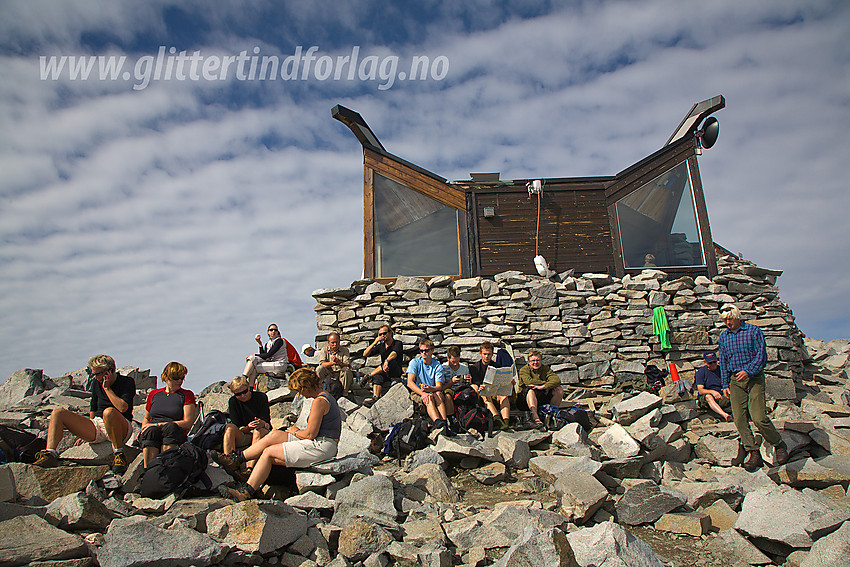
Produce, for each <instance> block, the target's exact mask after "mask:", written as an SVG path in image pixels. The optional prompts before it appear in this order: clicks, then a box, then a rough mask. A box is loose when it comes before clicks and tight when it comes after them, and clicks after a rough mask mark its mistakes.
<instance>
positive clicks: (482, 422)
mask: <svg viewBox="0 0 850 567" xmlns="http://www.w3.org/2000/svg"><path fill="white" fill-rule="evenodd" d="M455 417H456V418H457V421H458V423H460V426H461V427H462V428H463V430H464V431H465V432H466V433H469V430H470V429H474V430H476V431H477V432H478V433H480V434H481V435H483V436H485V437H486V436H490V437H492V436H493V416H492V414H491V413H490V412H489V411H487V410H486V409H485V408H482V407H481V406H478V405H475V406H457V407H455Z"/></svg>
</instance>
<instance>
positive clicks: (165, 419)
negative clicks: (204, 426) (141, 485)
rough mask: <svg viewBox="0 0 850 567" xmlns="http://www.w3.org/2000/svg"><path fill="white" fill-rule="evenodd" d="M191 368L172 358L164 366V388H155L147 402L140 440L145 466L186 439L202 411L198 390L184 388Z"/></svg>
mask: <svg viewBox="0 0 850 567" xmlns="http://www.w3.org/2000/svg"><path fill="white" fill-rule="evenodd" d="M188 372H189V371H188V370H187V369H186V367H185V366H183V365H182V364H180V363H179V362H169V363H168V364H166V365H165V368H164V369H163V370H162V375H161V377H162V381H163V382H165V386H164V387H163V388H157V389H155V390H151V392H150V394H148V399H147V402H146V403H145V417H144V418H142V432H141V433H139V444H140V445H141V446H142V458H143V459H144V464H145V468H148V467H149V466H150V463H151V461H152V460H153V458H154V457H156V456H157V455H159V454H160V452H162V451H166V450H168V449H173V448H174V447H177V446H178V445H181V444H183V443H185V442H186V440H187V434H188V433H189V429H190V428H191V427H192V423H194V422H195V417H197V415H198V406H197V405H196V404H195V394H193V393H192V392H191V391H190V390H186V389H185V388H183V379H184V378H186V374H187V373H188Z"/></svg>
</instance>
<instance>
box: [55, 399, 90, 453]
mask: <svg viewBox="0 0 850 567" xmlns="http://www.w3.org/2000/svg"><path fill="white" fill-rule="evenodd" d="M65 429H67V430H68V431H70V432H71V433H72V434H73V435H75V436H76V437H78V438H80V439H82V440H83V441H88V442H89V443H91V442H92V441H94V440H95V439H96V438H97V429H95V427H94V423H92V420H91V419H89V418H88V417H86V416H84V415H80V414H78V413H74V412H72V411H68V410H66V409H64V408H56V409H55V410H53V412H51V414H50V422H49V423H48V425H47V449H50V450H52V451H55V450H56V447H58V446H59V443H61V442H62V436H63V434H64V432H65Z"/></svg>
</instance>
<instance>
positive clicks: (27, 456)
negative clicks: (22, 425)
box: [0, 425, 47, 464]
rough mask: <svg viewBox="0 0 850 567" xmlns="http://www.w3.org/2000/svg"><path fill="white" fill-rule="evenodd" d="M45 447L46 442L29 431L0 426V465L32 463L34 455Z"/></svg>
mask: <svg viewBox="0 0 850 567" xmlns="http://www.w3.org/2000/svg"><path fill="white" fill-rule="evenodd" d="M45 447H47V441H45V440H44V439H42V438H40V437H38V436H37V435H35V434H33V433H30V432H29V431H24V430H23V429H18V428H17V427H11V426H9V425H0V464H3V463H11V462H21V463H32V462H34V461H35V454H36V453H38V452H39V451H41V450H42V449H44V448H45Z"/></svg>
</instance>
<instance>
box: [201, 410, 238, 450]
mask: <svg viewBox="0 0 850 567" xmlns="http://www.w3.org/2000/svg"><path fill="white" fill-rule="evenodd" d="M229 421H230V416H229V415H227V414H226V413H225V412H223V411H219V410H210V411H209V413H207V416H206V417H205V418H204V421H203V423H201V427H199V428H198V431H197V432H195V434H194V435H193V436H192V444H193V445H195V446H197V447H200V448H201V449H204V450H206V449H213V448H215V447H216V446H217V445H220V444H221V442H222V440H223V439H224V429H225V428H226V427H227V423H228V422H229Z"/></svg>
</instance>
